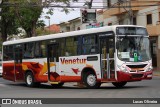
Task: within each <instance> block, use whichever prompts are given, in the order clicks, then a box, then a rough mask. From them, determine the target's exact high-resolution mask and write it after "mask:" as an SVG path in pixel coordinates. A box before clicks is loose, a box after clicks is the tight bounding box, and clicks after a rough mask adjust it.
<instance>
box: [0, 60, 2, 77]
mask: <svg viewBox="0 0 160 107" xmlns="http://www.w3.org/2000/svg"><path fill="white" fill-rule="evenodd" d="M0 76H2V63H1V62H0Z"/></svg>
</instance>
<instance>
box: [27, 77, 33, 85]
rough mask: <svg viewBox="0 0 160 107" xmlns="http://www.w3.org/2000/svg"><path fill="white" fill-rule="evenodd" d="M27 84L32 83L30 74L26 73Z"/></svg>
mask: <svg viewBox="0 0 160 107" xmlns="http://www.w3.org/2000/svg"><path fill="white" fill-rule="evenodd" d="M27 84H29V85H30V84H32V76H31V75H28V76H27Z"/></svg>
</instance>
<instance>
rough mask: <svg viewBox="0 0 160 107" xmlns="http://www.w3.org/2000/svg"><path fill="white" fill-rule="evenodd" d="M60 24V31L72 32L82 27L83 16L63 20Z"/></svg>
mask: <svg viewBox="0 0 160 107" xmlns="http://www.w3.org/2000/svg"><path fill="white" fill-rule="evenodd" d="M59 26H60V32H70V31H75V30H80V29H82V28H81V18H80V17H77V18H75V19H72V20H69V21H67V22H62V23H60V24H59Z"/></svg>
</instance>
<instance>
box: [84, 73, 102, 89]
mask: <svg viewBox="0 0 160 107" xmlns="http://www.w3.org/2000/svg"><path fill="white" fill-rule="evenodd" d="M84 84H85V86H86V87H87V88H99V87H100V86H101V83H100V82H97V78H96V75H95V74H94V73H90V72H87V73H86V74H85V75H84Z"/></svg>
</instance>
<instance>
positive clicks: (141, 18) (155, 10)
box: [137, 6, 159, 26]
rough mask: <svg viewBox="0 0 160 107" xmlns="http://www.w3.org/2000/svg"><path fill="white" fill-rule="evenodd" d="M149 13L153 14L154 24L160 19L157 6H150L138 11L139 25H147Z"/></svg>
mask: <svg viewBox="0 0 160 107" xmlns="http://www.w3.org/2000/svg"><path fill="white" fill-rule="evenodd" d="M149 13H151V14H152V25H156V23H157V21H159V12H158V7H157V6H154V7H149V8H146V9H143V10H140V11H138V13H137V25H141V26H146V25H147V18H146V15H147V14H149Z"/></svg>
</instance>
